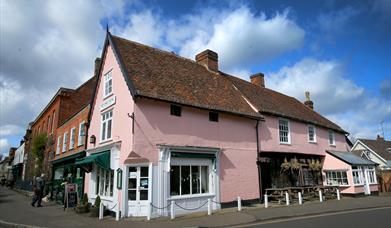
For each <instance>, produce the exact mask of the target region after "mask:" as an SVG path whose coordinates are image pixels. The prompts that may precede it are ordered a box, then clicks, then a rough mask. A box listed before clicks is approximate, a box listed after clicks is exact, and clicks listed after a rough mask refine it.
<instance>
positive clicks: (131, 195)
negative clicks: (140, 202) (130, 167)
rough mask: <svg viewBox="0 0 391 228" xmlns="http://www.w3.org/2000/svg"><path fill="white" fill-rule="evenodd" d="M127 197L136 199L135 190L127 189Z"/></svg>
mask: <svg viewBox="0 0 391 228" xmlns="http://www.w3.org/2000/svg"><path fill="white" fill-rule="evenodd" d="M128 198H129V200H136V190H129V191H128Z"/></svg>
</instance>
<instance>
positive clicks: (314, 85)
mask: <svg viewBox="0 0 391 228" xmlns="http://www.w3.org/2000/svg"><path fill="white" fill-rule="evenodd" d="M0 6H1V7H0V19H1V20H0V35H1V36H0V49H1V50H2V51H1V52H0V64H1V68H0V89H1V90H0V150H1V153H7V152H8V149H9V147H10V146H18V144H19V140H20V139H21V137H22V136H23V134H24V130H25V129H26V127H27V124H28V123H29V122H30V121H33V120H34V119H35V117H36V116H37V115H38V114H39V112H40V111H41V110H42V109H43V107H44V106H45V105H46V104H47V102H48V101H49V100H50V99H51V98H52V96H53V95H54V94H55V92H56V91H57V90H58V88H59V87H69V88H75V87H76V86H77V85H79V84H81V83H82V82H83V81H85V80H86V79H88V78H89V77H90V76H91V75H92V71H93V62H94V59H95V58H96V57H97V56H100V52H101V48H102V45H103V40H104V36H105V29H106V24H108V25H109V27H110V31H111V32H112V33H113V34H115V35H118V36H122V37H124V38H127V39H131V40H135V41H138V42H141V43H144V44H147V45H150V46H154V47H157V48H161V49H165V50H169V51H175V52H176V53H178V54H179V55H182V56H184V57H188V58H192V59H194V56H195V54H196V53H198V52H199V51H201V50H204V49H206V48H209V49H212V50H214V51H216V52H218V54H219V64H220V66H221V69H222V70H223V71H226V72H228V73H232V74H235V75H237V76H239V77H242V78H243V79H246V80H248V77H249V75H250V74H252V73H257V72H263V73H265V79H266V87H268V88H271V89H274V90H277V91H279V92H283V93H285V94H287V95H290V96H294V97H296V98H297V99H299V100H301V101H303V100H304V92H305V91H307V90H308V91H310V93H311V98H312V100H313V101H314V103H315V110H316V111H318V112H319V113H321V114H323V115H325V116H326V117H328V118H330V119H331V120H333V121H335V122H336V123H338V124H339V125H340V126H342V127H343V128H344V129H345V130H347V131H349V132H350V133H351V136H352V137H353V138H359V137H365V138H375V137H376V135H377V134H381V133H382V130H381V125H380V122H382V121H384V123H383V131H384V135H385V137H386V139H388V140H389V139H390V138H391V123H390V122H391V102H390V100H391V0H377V1H337V0H334V1H279V0H274V1H122V0H115V1H109V0H101V1H72V2H67V1H7V0H6V1H1V3H0Z"/></svg>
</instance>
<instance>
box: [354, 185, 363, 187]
mask: <svg viewBox="0 0 391 228" xmlns="http://www.w3.org/2000/svg"><path fill="white" fill-rule="evenodd" d="M353 186H354V187H363V186H364V184H354V185H353Z"/></svg>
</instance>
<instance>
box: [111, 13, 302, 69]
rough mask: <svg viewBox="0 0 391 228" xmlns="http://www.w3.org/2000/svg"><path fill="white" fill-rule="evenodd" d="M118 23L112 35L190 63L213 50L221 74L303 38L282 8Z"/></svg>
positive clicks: (149, 16) (141, 16)
mask: <svg viewBox="0 0 391 228" xmlns="http://www.w3.org/2000/svg"><path fill="white" fill-rule="evenodd" d="M124 20H125V21H127V23H126V24H125V26H123V25H120V24H117V25H115V26H114V27H113V33H114V34H119V35H120V36H123V37H125V38H127V39H131V40H134V41H137V42H141V43H144V44H148V45H152V46H155V47H159V48H163V49H166V50H175V51H178V52H179V54H180V55H181V56H185V57H187V58H190V59H194V57H195V55H196V54H197V53H199V52H201V51H203V50H205V49H207V48H208V49H211V50H214V51H216V52H217V53H218V54H219V66H220V68H221V69H222V70H224V71H227V72H237V71H238V67H240V68H243V67H250V66H252V65H254V64H262V63H264V62H265V61H268V60H270V59H272V58H274V57H276V56H278V55H281V54H283V53H285V52H288V51H292V50H295V49H298V48H300V47H301V45H302V43H303V40H304V36H305V32H304V30H303V29H302V28H301V27H300V26H299V25H297V24H296V22H294V21H293V20H291V19H290V18H289V13H288V11H287V10H286V11H284V12H283V13H278V12H277V13H276V14H275V15H273V16H272V17H267V16H266V15H265V14H264V13H262V12H259V14H255V13H252V12H251V11H250V9H249V8H248V7H246V6H242V7H240V8H237V9H222V10H220V11H217V10H216V9H210V8H207V9H204V10H202V11H199V12H195V13H193V14H187V15H184V16H181V17H180V18H179V19H178V20H169V19H165V18H163V17H161V16H160V14H159V13H154V12H152V11H151V10H144V11H141V12H137V13H134V14H130V15H128V16H127V17H125V18H124ZM239 65H240V66H239ZM232 66H235V67H232ZM242 72H243V71H242ZM246 76H248V75H246Z"/></svg>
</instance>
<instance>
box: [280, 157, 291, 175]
mask: <svg viewBox="0 0 391 228" xmlns="http://www.w3.org/2000/svg"><path fill="white" fill-rule="evenodd" d="M290 168H291V163H290V162H288V160H287V159H286V158H285V159H284V162H283V163H282V164H281V173H287V172H288V171H289V169H290Z"/></svg>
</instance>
